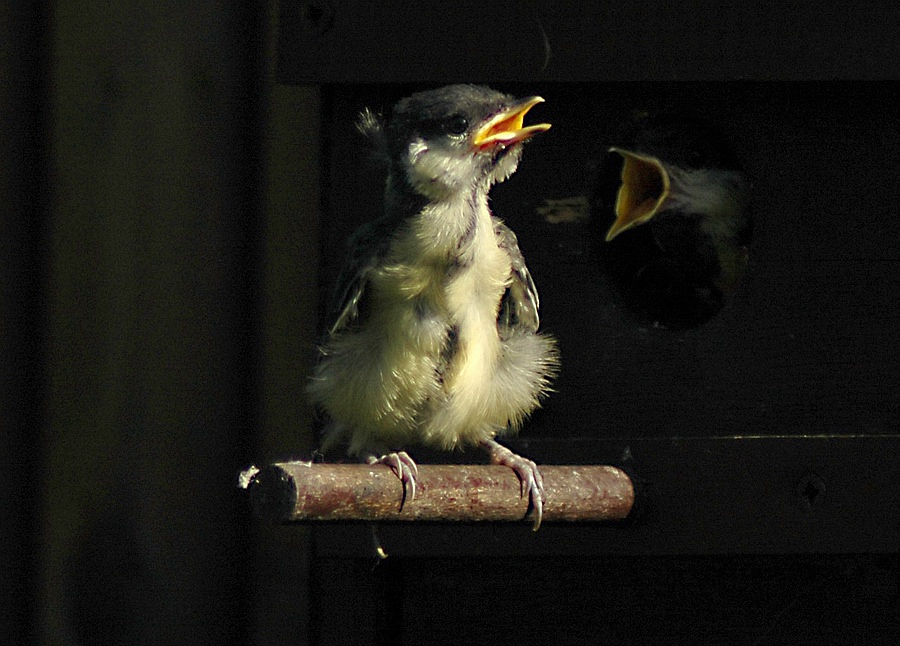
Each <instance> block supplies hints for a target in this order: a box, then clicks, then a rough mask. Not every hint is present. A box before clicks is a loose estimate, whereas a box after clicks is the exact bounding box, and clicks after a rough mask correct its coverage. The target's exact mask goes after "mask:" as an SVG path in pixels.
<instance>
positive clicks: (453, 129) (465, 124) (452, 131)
mask: <svg viewBox="0 0 900 646" xmlns="http://www.w3.org/2000/svg"><path fill="white" fill-rule="evenodd" d="M441 126H442V128H443V130H444V132H445V133H447V134H448V135H457V136H458V135H461V134H464V133H465V132H466V130H468V129H469V120H468V119H466V118H465V117H464V116H463V115H461V114H454V115H453V116H452V117H448V118H447V119H446V120H445V121H444V122H443V123H442V124H441Z"/></svg>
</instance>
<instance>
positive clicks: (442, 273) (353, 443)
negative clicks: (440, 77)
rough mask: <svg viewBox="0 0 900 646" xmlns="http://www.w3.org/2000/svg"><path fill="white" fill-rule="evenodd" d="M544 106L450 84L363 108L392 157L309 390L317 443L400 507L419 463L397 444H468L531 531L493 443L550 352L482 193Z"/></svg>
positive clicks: (517, 255) (504, 451)
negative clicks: (359, 467)
mask: <svg viewBox="0 0 900 646" xmlns="http://www.w3.org/2000/svg"><path fill="white" fill-rule="evenodd" d="M542 101H543V99H541V98H540V97H530V98H527V99H524V100H519V101H517V100H514V99H513V98H512V97H510V96H507V95H504V94H501V93H498V92H495V91H493V90H490V89H488V88H485V87H478V86H472V85H453V86H448V87H444V88H441V89H438V90H433V91H428V92H421V93H418V94H414V95H412V96H410V97H408V98H406V99H403V100H402V101H400V102H399V103H397V105H396V106H395V107H394V109H393V111H392V113H391V115H390V117H389V118H388V120H387V122H386V123H384V124H382V123H381V122H380V121H379V120H378V119H377V118H376V117H374V116H373V115H372V114H371V113H369V112H366V113H364V114H363V116H362V119H361V122H360V129H361V130H363V132H364V133H365V134H367V135H369V136H370V137H372V138H373V139H375V140H376V141H377V142H378V143H379V145H380V146H381V147H382V149H383V152H384V153H386V156H387V158H388V160H389V173H388V179H387V187H386V190H385V214H384V216H383V217H382V218H380V219H379V220H376V221H374V222H372V223H370V224H368V225H366V226H364V227H362V228H361V229H360V230H358V231H357V232H356V233H355V234H354V236H353V237H352V238H351V252H350V255H349V259H348V264H347V266H346V267H345V269H344V272H343V274H342V280H341V284H342V290H341V292H340V293H341V297H340V302H339V305H338V307H337V308H336V311H335V322H334V324H333V325H332V326H331V328H330V330H329V337H328V339H327V341H326V342H325V344H324V346H323V347H322V349H321V351H322V357H321V360H320V362H319V364H318V366H317V368H316V370H315V373H314V376H313V379H312V381H311V383H310V385H309V389H308V391H309V394H310V395H311V397H312V399H313V400H314V401H315V402H316V403H317V404H318V405H319V406H320V407H321V408H322V409H323V410H324V411H325V412H326V413H327V414H328V416H329V417H330V420H331V421H330V424H329V426H328V428H327V430H326V437H325V446H326V448H327V447H329V446H331V445H333V444H334V443H336V442H339V441H346V442H347V443H348V444H349V452H350V454H351V455H359V456H361V457H362V458H364V459H365V460H367V461H368V462H370V463H376V462H382V463H385V464H387V465H389V466H390V467H391V468H392V469H393V470H394V472H395V473H396V475H397V476H398V477H399V478H400V480H401V481H402V483H403V493H404V498H403V499H404V500H407V499H409V500H412V498H413V497H414V496H415V491H416V474H417V468H416V464H415V462H414V461H413V460H412V458H410V457H409V455H408V454H407V453H406V452H405V451H403V450H402V448H403V447H406V446H408V445H411V444H423V445H427V446H431V447H435V448H439V449H442V450H447V449H453V448H457V447H462V446H465V445H477V446H480V447H482V448H483V449H485V450H487V451H488V453H489V454H490V457H491V461H492V462H493V463H495V464H503V465H506V466H509V467H511V468H512V469H514V470H515V472H516V474H517V475H518V476H519V478H520V480H521V482H522V492H523V496H524V495H526V494H527V495H528V496H529V498H530V502H531V506H532V508H533V511H534V519H535V528H537V526H538V525H539V524H540V521H541V515H542V509H543V499H544V494H543V484H542V479H541V474H540V472H539V471H538V469H537V466H536V465H535V464H534V463H533V462H531V461H530V460H526V459H525V458H522V457H520V456H518V455H516V454H515V453H513V452H512V451H510V450H509V449H508V448H506V447H504V446H502V445H500V444H499V443H497V442H496V440H495V439H494V437H495V436H497V435H500V434H503V433H506V432H508V431H514V430H517V429H518V427H519V426H520V424H521V423H522V421H523V420H524V419H525V417H526V416H527V415H528V414H529V413H531V412H532V411H533V410H534V409H535V408H536V407H537V406H538V404H539V401H540V399H541V398H542V397H543V396H544V395H546V394H547V392H548V391H549V389H550V380H551V378H552V377H553V376H554V374H555V372H556V369H557V365H558V355H557V350H556V345H555V342H554V340H553V339H552V338H551V337H548V336H545V335H542V334H539V333H538V332H537V329H538V323H539V319H538V295H537V291H536V289H535V286H534V283H533V282H532V279H531V275H530V274H529V272H528V268H527V267H526V266H525V260H524V258H523V257H522V254H521V252H520V251H519V247H518V243H517V241H516V236H515V234H513V232H512V231H511V230H510V229H509V228H507V227H506V225H504V224H503V223H502V222H501V221H500V220H499V219H497V218H496V217H494V216H493V215H492V214H491V211H490V209H489V208H488V191H489V190H490V188H491V186H492V185H493V184H496V183H498V182H502V181H504V180H505V179H507V178H508V177H509V176H510V175H512V174H513V172H515V170H516V167H517V166H518V164H519V160H520V159H521V157H522V143H523V142H524V141H526V140H527V139H529V138H530V137H531V136H533V135H534V134H537V133H539V132H543V131H545V130H547V129H548V128H549V127H550V125H549V124H538V125H533V126H527V127H525V126H523V119H524V117H525V114H526V113H527V112H528V111H529V110H530V109H531V108H532V107H533V106H535V105H536V104H538V103H540V102H542ZM401 504H402V503H401Z"/></svg>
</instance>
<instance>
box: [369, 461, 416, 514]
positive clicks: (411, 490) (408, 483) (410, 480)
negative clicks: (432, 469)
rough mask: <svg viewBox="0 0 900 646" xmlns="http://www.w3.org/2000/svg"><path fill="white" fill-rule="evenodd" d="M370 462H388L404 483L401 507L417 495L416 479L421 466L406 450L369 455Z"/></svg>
mask: <svg viewBox="0 0 900 646" xmlns="http://www.w3.org/2000/svg"><path fill="white" fill-rule="evenodd" d="M366 462H367V463H368V464H386V465H387V466H389V467H390V468H391V471H393V472H394V475H395V476H397V478H399V479H400V483H401V484H402V485H403V497H402V498H401V499H400V509H403V505H404V504H406V501H407V500H408V501H410V502H412V501H413V500H414V499H415V497H416V479H417V478H418V476H419V467H418V466H416V463H415V461H414V460H413V459H412V458H411V457H409V454H408V453H407V452H406V451H395V452H392V453H386V454H384V455H382V456H381V457H376V456H374V455H369V456H367V457H366Z"/></svg>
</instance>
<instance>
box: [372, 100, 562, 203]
mask: <svg viewBox="0 0 900 646" xmlns="http://www.w3.org/2000/svg"><path fill="white" fill-rule="evenodd" d="M541 102H543V99H542V98H541V97H539V96H532V97H528V98H526V99H521V100H517V99H514V98H513V97H511V96H509V95H506V94H501V93H500V92H495V91H494V90H491V89H489V88H486V87H482V86H476V85H450V86H447V87H443V88H440V89H437V90H430V91H426V92H419V93H417V94H413V95H412V96H410V97H407V98H405V99H403V100H401V101H400V102H398V103H397V104H396V105H395V106H394V109H393V111H392V113H391V116H390V118H389V120H388V122H387V125H386V127H385V136H386V143H387V147H388V153H389V155H390V158H391V164H392V172H393V173H394V174H395V175H400V176H401V177H402V179H403V180H404V181H405V184H406V186H407V187H409V188H411V189H412V190H413V191H415V192H416V193H418V194H420V195H422V196H424V197H426V198H428V199H429V200H443V199H448V198H450V197H451V196H453V195H458V194H459V193H461V192H470V191H472V190H478V189H482V190H484V191H487V190H488V189H489V188H490V187H491V185H493V184H495V183H498V182H502V181H503V180H505V179H506V178H507V177H509V176H510V175H512V174H513V172H515V170H516V167H517V166H518V164H519V160H520V159H521V156H522V147H521V144H522V142H524V141H526V140H528V139H530V138H531V137H532V136H534V135H535V134H537V133H539V132H544V131H545V130H547V129H549V128H550V124H549V123H540V124H535V125H531V126H525V125H524V119H525V115H526V113H527V112H528V111H529V110H530V109H531V108H533V107H534V106H535V105H537V104H538V103H541Z"/></svg>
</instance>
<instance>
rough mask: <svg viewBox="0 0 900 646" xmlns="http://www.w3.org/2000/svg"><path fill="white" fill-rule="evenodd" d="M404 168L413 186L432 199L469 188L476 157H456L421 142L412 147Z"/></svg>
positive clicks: (408, 151)
mask: <svg viewBox="0 0 900 646" xmlns="http://www.w3.org/2000/svg"><path fill="white" fill-rule="evenodd" d="M404 166H405V170H406V177H407V178H408V180H409V183H410V185H411V186H412V187H413V188H415V189H416V190H417V191H418V192H419V193H421V194H422V195H424V196H425V197H427V198H429V199H442V198H445V197H447V196H448V195H449V194H451V193H454V192H456V191H459V190H461V189H467V188H469V187H470V186H471V182H472V180H473V179H474V177H475V174H476V173H475V168H474V156H472V155H468V156H465V157H456V156H454V155H452V154H451V153H450V152H449V151H447V150H443V149H441V148H430V147H429V146H428V144H427V143H425V141H423V140H422V139H416V140H415V141H413V142H412V143H410V144H409V147H408V148H407V151H406V157H405V159H404Z"/></svg>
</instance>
